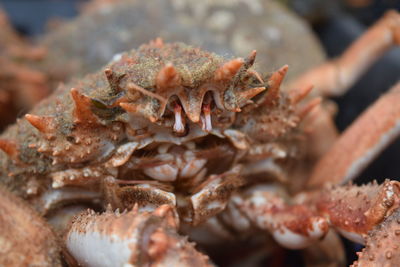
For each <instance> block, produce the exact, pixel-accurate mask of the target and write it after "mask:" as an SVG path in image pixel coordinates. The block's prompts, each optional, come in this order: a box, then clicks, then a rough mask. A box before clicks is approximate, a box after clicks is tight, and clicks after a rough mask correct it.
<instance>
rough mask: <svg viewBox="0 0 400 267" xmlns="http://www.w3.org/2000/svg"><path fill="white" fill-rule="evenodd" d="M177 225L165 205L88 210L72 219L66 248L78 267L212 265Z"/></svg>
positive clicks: (169, 209)
mask: <svg viewBox="0 0 400 267" xmlns="http://www.w3.org/2000/svg"><path fill="white" fill-rule="evenodd" d="M177 227H178V219H177V214H176V212H175V210H174V208H172V207H170V206H166V205H164V206H160V207H159V208H157V209H156V210H155V211H153V212H148V211H145V212H139V211H138V208H137V206H135V207H134V208H133V209H132V210H131V211H129V212H123V213H119V211H118V210H117V211H116V212H112V211H110V210H108V211H106V212H105V213H103V214H96V213H95V212H94V211H91V210H88V211H87V212H86V213H83V214H81V215H80V216H78V217H77V218H76V219H75V220H74V221H73V223H72V225H71V228H70V229H69V231H68V233H67V235H66V247H67V249H68V252H69V253H70V254H71V255H72V256H73V257H74V258H75V259H76V260H77V262H78V264H80V265H82V266H105V267H106V266H147V265H149V266H150V265H151V266H205V267H208V266H212V264H211V263H210V262H209V260H208V257H207V256H205V255H203V254H201V253H199V252H198V251H196V249H195V248H194V246H193V244H192V243H189V242H188V241H187V240H186V239H185V238H184V237H182V236H180V235H178V234H177ZM100 255H101V256H100Z"/></svg>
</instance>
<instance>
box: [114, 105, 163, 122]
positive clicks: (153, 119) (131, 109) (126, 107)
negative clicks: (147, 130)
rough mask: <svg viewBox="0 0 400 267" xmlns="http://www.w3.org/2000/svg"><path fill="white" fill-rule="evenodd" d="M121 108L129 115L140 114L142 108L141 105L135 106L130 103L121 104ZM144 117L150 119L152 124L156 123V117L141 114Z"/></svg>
mask: <svg viewBox="0 0 400 267" xmlns="http://www.w3.org/2000/svg"><path fill="white" fill-rule="evenodd" d="M119 106H120V107H121V108H122V109H124V110H125V111H126V112H128V113H132V114H134V113H137V112H140V110H141V108H140V105H137V104H134V103H128V102H121V103H119ZM141 114H142V115H143V116H144V117H146V118H147V119H149V120H150V121H151V122H156V121H157V118H156V117H155V116H152V115H149V114H143V113H141Z"/></svg>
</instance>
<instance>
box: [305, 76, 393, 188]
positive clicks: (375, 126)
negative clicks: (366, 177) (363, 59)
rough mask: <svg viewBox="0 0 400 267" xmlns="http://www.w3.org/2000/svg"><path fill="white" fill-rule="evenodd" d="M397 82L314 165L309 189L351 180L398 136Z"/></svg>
mask: <svg viewBox="0 0 400 267" xmlns="http://www.w3.org/2000/svg"><path fill="white" fill-rule="evenodd" d="M399 103H400V83H397V85H395V86H394V87H393V88H392V89H391V90H390V91H389V92H387V93H386V94H385V95H383V96H382V97H381V98H379V99H378V100H377V101H376V102H375V104H373V105H372V106H371V107H370V108H368V109H367V110H366V111H365V112H364V113H363V114H362V115H361V116H360V117H359V118H358V119H357V120H356V121H355V122H354V123H353V124H352V125H351V126H350V127H349V128H348V129H347V130H346V131H345V132H344V133H343V134H342V135H341V136H340V138H339V139H338V140H337V141H336V143H334V145H333V146H332V148H331V149H330V150H329V151H328V153H326V154H325V155H324V156H323V157H322V158H321V160H319V162H318V163H317V164H316V166H315V167H314V170H313V172H312V175H311V178H310V181H309V186H310V187H317V186H320V185H322V184H324V183H328V182H330V183H333V184H339V183H344V182H346V181H349V180H351V179H354V178H355V177H356V176H357V175H358V174H359V173H360V172H361V171H362V170H363V169H364V168H365V167H366V166H367V165H368V164H369V163H370V162H371V161H372V160H373V159H374V158H375V157H376V156H377V155H378V154H379V153H380V152H381V151H382V150H383V149H384V148H385V147H386V146H388V145H389V144H390V142H392V141H393V140H395V139H396V138H397V137H398V136H399V135H400V105H399Z"/></svg>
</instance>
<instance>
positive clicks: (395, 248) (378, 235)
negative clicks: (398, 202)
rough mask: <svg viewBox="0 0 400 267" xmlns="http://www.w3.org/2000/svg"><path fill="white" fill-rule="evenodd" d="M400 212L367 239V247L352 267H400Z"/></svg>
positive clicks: (396, 212) (377, 228) (369, 234)
mask: <svg viewBox="0 0 400 267" xmlns="http://www.w3.org/2000/svg"><path fill="white" fill-rule="evenodd" d="M399 222H400V210H396V211H395V212H394V213H393V214H392V216H390V217H388V218H386V219H385V220H384V221H383V222H382V223H381V224H380V225H378V226H377V227H375V229H374V230H372V231H371V232H369V233H368V235H367V236H366V238H365V243H366V246H365V248H364V249H363V250H362V251H361V252H358V253H357V255H358V260H357V261H356V262H354V263H353V265H351V267H378V266H399V265H400V253H399V247H400V245H399V244H400V229H399Z"/></svg>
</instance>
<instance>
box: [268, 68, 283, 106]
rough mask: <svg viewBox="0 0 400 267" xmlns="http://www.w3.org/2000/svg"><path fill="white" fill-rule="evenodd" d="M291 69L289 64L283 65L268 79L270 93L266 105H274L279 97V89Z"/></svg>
mask: <svg viewBox="0 0 400 267" xmlns="http://www.w3.org/2000/svg"><path fill="white" fill-rule="evenodd" d="M288 69H289V66H288V65H285V66H283V67H282V68H280V69H279V70H277V71H275V72H274V73H272V75H271V77H270V78H269V79H268V85H269V88H268V93H267V95H266V98H265V100H264V103H265V104H266V105H272V104H273V103H275V101H276V100H277V99H278V98H279V90H280V86H281V84H282V81H283V79H284V78H285V75H286V73H287V71H288Z"/></svg>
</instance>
